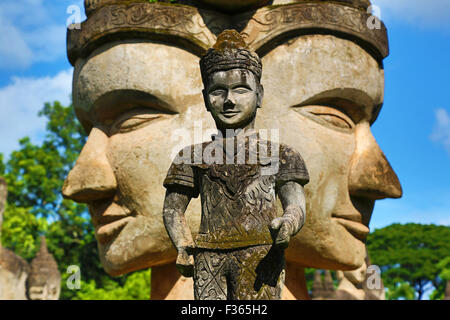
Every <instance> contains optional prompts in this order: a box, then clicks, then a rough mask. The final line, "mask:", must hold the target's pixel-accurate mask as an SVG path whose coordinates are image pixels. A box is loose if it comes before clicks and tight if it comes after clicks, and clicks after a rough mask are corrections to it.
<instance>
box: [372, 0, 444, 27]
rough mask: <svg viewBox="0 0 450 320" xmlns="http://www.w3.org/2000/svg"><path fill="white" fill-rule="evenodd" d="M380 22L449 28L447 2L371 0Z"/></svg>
mask: <svg viewBox="0 0 450 320" xmlns="http://www.w3.org/2000/svg"><path fill="white" fill-rule="evenodd" d="M372 4H373V5H376V6H379V7H380V9H381V18H382V20H386V19H395V20H402V21H405V22H408V23H410V24H414V25H415V26H418V27H433V28H441V29H442V28H447V29H448V28H450V1H449V0H430V1H427V0H372Z"/></svg>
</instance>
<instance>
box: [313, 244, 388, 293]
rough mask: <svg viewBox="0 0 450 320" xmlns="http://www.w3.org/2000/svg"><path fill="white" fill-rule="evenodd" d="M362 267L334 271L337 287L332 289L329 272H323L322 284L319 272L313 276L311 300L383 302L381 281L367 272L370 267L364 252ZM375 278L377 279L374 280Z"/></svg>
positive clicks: (379, 277)
mask: <svg viewBox="0 0 450 320" xmlns="http://www.w3.org/2000/svg"><path fill="white" fill-rule="evenodd" d="M366 254H367V255H366V259H365V262H364V263H363V265H362V266H361V267H359V268H357V269H355V270H347V271H341V270H338V271H336V276H337V280H338V281H339V284H338V287H337V288H336V289H334V286H333V279H332V277H331V273H330V271H329V270H325V279H324V281H323V283H322V279H321V276H320V270H317V271H316V273H315V274H314V283H313V287H312V294H311V296H312V299H313V300H385V291H384V285H383V281H382V279H381V276H380V275H379V274H375V273H374V272H376V270H375V269H373V272H370V273H369V272H368V267H369V266H370V265H371V263H370V259H369V255H368V253H367V252H366ZM375 277H377V278H375Z"/></svg>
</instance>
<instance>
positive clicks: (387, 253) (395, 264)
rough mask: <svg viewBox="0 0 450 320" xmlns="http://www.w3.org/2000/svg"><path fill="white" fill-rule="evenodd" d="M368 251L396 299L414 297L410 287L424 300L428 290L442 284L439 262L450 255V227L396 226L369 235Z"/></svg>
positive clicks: (419, 298) (411, 224)
mask: <svg viewBox="0 0 450 320" xmlns="http://www.w3.org/2000/svg"><path fill="white" fill-rule="evenodd" d="M367 248H368V250H369V256H370V258H371V260H372V264H375V265H378V266H379V267H380V268H381V274H382V278H383V282H384V285H385V286H386V287H387V288H388V289H389V291H394V293H395V292H396V293H395V294H394V293H392V292H391V294H390V295H391V296H392V297H395V298H400V297H403V298H405V299H406V298H411V296H410V294H409V293H408V292H409V291H408V286H410V287H411V288H413V289H414V291H415V296H416V298H417V299H418V300H421V299H422V298H423V294H424V293H425V292H426V291H428V290H431V289H432V288H433V287H434V288H438V287H439V286H441V285H442V282H443V280H442V278H441V277H440V276H439V274H440V272H441V271H442V270H441V269H440V268H439V267H438V263H439V262H440V261H441V260H442V259H444V258H446V257H448V256H450V227H446V226H437V225H421V224H414V223H408V224H404V225H402V224H393V225H390V226H387V227H385V228H382V229H378V230H375V232H373V233H371V234H369V236H368V239H367ZM407 285H408V286H407ZM402 294H403V295H402ZM388 295H389V294H388Z"/></svg>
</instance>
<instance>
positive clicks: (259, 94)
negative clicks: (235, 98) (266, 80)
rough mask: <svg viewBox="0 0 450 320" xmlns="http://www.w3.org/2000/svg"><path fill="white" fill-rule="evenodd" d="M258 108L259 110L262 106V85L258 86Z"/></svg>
mask: <svg viewBox="0 0 450 320" xmlns="http://www.w3.org/2000/svg"><path fill="white" fill-rule="evenodd" d="M257 94H258V108H261V106H262V101H263V98H264V87H263V85H262V84H259V85H258V93H257Z"/></svg>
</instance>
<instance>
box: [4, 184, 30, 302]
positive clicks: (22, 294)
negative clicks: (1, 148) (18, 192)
mask: <svg viewBox="0 0 450 320" xmlns="http://www.w3.org/2000/svg"><path fill="white" fill-rule="evenodd" d="M7 194H8V191H7V185H6V182H5V180H4V179H3V178H1V177H0V300H26V299H27V296H26V280H27V277H28V273H29V272H30V266H29V265H28V263H27V262H26V261H25V260H24V259H22V258H21V257H19V256H18V255H16V254H15V253H14V252H12V251H11V250H8V249H6V248H3V247H2V244H1V231H2V222H3V212H4V210H5V206H6V198H7Z"/></svg>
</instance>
